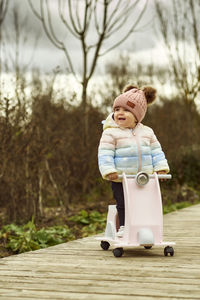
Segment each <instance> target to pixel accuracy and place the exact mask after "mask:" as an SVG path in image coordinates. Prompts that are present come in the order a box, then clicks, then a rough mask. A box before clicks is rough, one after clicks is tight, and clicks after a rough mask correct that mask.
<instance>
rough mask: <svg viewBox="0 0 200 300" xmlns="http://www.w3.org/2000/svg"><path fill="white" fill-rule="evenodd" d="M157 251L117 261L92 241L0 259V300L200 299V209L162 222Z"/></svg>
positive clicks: (142, 251)
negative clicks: (166, 250) (169, 246)
mask: <svg viewBox="0 0 200 300" xmlns="http://www.w3.org/2000/svg"><path fill="white" fill-rule="evenodd" d="M164 237H165V238H164V240H166V241H176V243H177V245H176V246H174V249H175V255H174V257H170V256H168V257H165V256H164V255H163V249H162V248H156V247H155V248H152V249H151V250H145V249H142V248H135V249H129V250H127V251H125V253H124V255H123V256H122V257H121V258H116V257H114V256H113V254H112V252H111V251H110V250H108V251H103V250H101V248H100V247H99V242H98V241H96V240H94V237H89V238H84V239H80V240H76V241H73V242H69V243H66V244H62V245H58V246H54V247H50V248H47V249H43V250H39V251H34V252H28V253H25V254H20V255H15V256H11V257H7V258H3V259H0V299H1V300H3V299H5V300H8V299H15V300H24V299H28V300H33V299H34V300H35V299H40V300H41V299H52V300H57V299H66V300H70V299H73V300H79V299H81V300H82V299H87V300H90V299H91V300H100V299H101V300H111V299H112V300H119V299H120V300H129V299H130V300H137V299H140V300H144V299H147V300H151V299H158V300H160V299H161V300H165V299H168V300H170V299H189V300H191V299H200V205H195V206H191V207H189V208H185V209H183V210H180V211H177V212H173V213H170V214H168V215H165V216H164Z"/></svg>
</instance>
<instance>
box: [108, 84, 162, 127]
mask: <svg viewBox="0 0 200 300" xmlns="http://www.w3.org/2000/svg"><path fill="white" fill-rule="evenodd" d="M124 91H125V92H124V93H123V94H121V95H119V96H118V97H117V98H116V99H115V101H114V104H113V110H114V109H115V108H116V107H118V106H121V107H124V108H126V109H128V110H129V111H130V112H131V113H132V114H134V116H135V118H136V119H137V121H138V122H141V121H142V119H143V118H144V116H145V114H146V111H147V105H148V104H150V103H152V102H153V101H154V100H155V96H156V90H155V89H154V88H152V87H145V88H144V89H143V90H141V89H139V88H137V87H135V86H128V87H127V88H125V90H124Z"/></svg>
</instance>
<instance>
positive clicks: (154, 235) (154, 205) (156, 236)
mask: <svg viewBox="0 0 200 300" xmlns="http://www.w3.org/2000/svg"><path fill="white" fill-rule="evenodd" d="M121 177H122V183H123V189H124V200H125V226H124V234H123V237H118V236H117V235H116V233H117V229H118V228H117V227H119V226H118V214H117V210H116V205H109V207H108V216H107V224H106V230H105V234H104V236H103V237H97V238H96V239H97V240H100V241H101V248H102V249H103V250H108V248H109V247H110V245H113V246H114V249H113V254H114V256H115V257H121V256H122V254H123V253H124V250H123V247H138V246H143V247H144V248H145V249H151V248H152V246H165V248H164V255H165V256H168V254H170V255H171V256H173V255H174V249H173V247H172V245H175V243H174V242H163V211H162V198H161V193H160V185H159V179H170V178H171V175H167V174H166V175H165V174H160V175H157V173H154V174H152V175H148V174H147V173H144V172H140V173H138V174H137V175H126V174H125V173H123V174H122V175H121Z"/></svg>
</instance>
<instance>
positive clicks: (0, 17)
mask: <svg viewBox="0 0 200 300" xmlns="http://www.w3.org/2000/svg"><path fill="white" fill-rule="evenodd" d="M8 3H9V0H0V100H1V72H2V66H1V64H2V63H1V59H2V58H1V51H2V49H1V44H2V24H3V21H4V19H5V16H6V13H7V10H8Z"/></svg>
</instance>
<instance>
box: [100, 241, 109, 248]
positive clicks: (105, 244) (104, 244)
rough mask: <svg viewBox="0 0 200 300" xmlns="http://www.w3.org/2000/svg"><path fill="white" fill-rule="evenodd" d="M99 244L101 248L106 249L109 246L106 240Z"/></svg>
mask: <svg viewBox="0 0 200 300" xmlns="http://www.w3.org/2000/svg"><path fill="white" fill-rule="evenodd" d="M100 246H101V248H102V249H103V250H108V249H109V247H110V244H109V243H108V242H106V241H101V244H100Z"/></svg>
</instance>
